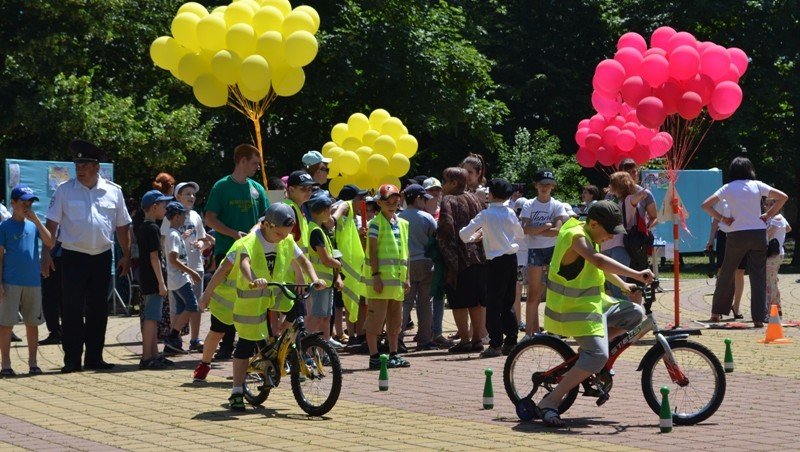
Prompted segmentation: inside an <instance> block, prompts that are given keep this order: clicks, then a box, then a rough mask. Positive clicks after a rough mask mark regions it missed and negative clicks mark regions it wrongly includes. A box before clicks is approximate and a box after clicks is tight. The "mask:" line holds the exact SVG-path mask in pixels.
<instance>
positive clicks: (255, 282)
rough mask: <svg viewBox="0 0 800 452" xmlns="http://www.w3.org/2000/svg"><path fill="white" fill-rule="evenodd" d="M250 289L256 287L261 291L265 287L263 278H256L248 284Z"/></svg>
mask: <svg viewBox="0 0 800 452" xmlns="http://www.w3.org/2000/svg"><path fill="white" fill-rule="evenodd" d="M250 287H258V288H259V289H263V288H265V287H267V280H266V279H264V278H256V279H255V280H253V282H251V283H250Z"/></svg>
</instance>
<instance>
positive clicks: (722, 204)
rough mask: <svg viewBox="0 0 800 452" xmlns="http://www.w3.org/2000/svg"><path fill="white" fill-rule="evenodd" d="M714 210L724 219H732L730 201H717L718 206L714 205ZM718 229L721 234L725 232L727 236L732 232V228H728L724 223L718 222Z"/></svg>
mask: <svg viewBox="0 0 800 452" xmlns="http://www.w3.org/2000/svg"><path fill="white" fill-rule="evenodd" d="M714 210H715V211H716V212H717V213H718V214H720V215H722V216H723V217H730V216H731V208H730V207H728V201H726V200H724V199H720V200H719V201H717V203H716V204H714ZM717 228H718V229H719V230H720V231H721V232H724V233H726V234H727V233H729V232H731V227H730V226H728V225H727V224H725V223H723V222H722V221H718V222H717Z"/></svg>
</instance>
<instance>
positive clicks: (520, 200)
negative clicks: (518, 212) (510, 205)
mask: <svg viewBox="0 0 800 452" xmlns="http://www.w3.org/2000/svg"><path fill="white" fill-rule="evenodd" d="M526 202H528V198H526V197H524V196H520V197H519V198H517V200H516V201H514V209H521V208H522V206H524V205H525V203H526Z"/></svg>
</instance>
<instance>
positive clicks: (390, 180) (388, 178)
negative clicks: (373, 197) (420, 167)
mask: <svg viewBox="0 0 800 452" xmlns="http://www.w3.org/2000/svg"><path fill="white" fill-rule="evenodd" d="M376 184H377V186H378V187H380V186H381V185H384V184H391V185H394V186H395V187H397V188H400V187H402V186H403V184H402V183H401V182H400V178H398V177H397V176H392V175H391V174H386V175H384V176H383V177H379V178H378V179H377V181H376Z"/></svg>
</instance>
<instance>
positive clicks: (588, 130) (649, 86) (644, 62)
mask: <svg viewBox="0 0 800 452" xmlns="http://www.w3.org/2000/svg"><path fill="white" fill-rule="evenodd" d="M747 64H748V59H747V55H746V54H745V53H744V51H742V50H741V49H738V48H735V47H732V48H729V49H726V48H725V47H722V46H720V45H716V44H714V43H713V42H708V41H705V42H698V41H697V40H696V39H695V37H694V36H692V35H691V34H690V33H687V32H683V31H682V32H677V31H675V30H674V29H672V28H670V27H661V28H658V29H657V30H655V31H654V32H653V34H652V35H651V37H650V48H649V49H648V48H647V42H646V41H645V39H644V38H643V37H642V36H641V35H639V34H638V33H633V32H630V33H625V34H624V35H622V36H621V37H620V38H619V41H618V42H617V52H616V54H615V55H614V58H613V59H607V60H603V61H601V62H600V64H598V65H597V68H596V70H595V73H594V77H593V78H592V87H593V88H594V92H593V93H592V106H593V107H594V109H595V110H596V111H597V112H598V113H599V114H598V115H595V116H593V117H592V118H591V119H587V120H583V121H581V123H580V124H579V125H578V132H577V133H576V135H575V139H576V141H577V142H578V145H579V146H580V147H581V149H580V150H579V151H578V161H579V163H581V165H583V166H587V167H591V166H594V163H595V161H599V162H600V163H601V164H603V165H608V163H606V162H611V164H614V163H617V162H618V161H619V157H620V156H621V155H622V154H626V153H630V154H631V157H633V158H634V159H636V160H637V161H639V162H643V161H645V160H647V158H651V157H660V156H662V155H664V154H665V153H666V152H667V151H668V150H669V148H670V147H671V146H672V137H671V136H670V135H669V134H668V133H666V132H658V128H660V127H661V125H662V124H663V123H664V120H665V119H666V117H667V116H670V115H675V114H677V115H680V116H681V117H682V118H684V119H687V120H691V119H695V118H696V117H698V116H699V115H700V113H701V112H702V111H703V108H706V109H707V110H708V114H709V116H711V118H712V119H714V120H717V121H719V120H723V119H727V118H729V117H730V116H731V115H733V113H734V112H735V111H736V109H737V108H739V106H740V105H741V103H742V89H741V88H740V87H739V84H738V83H739V78H740V77H741V76H742V75H744V73H745V71H746V70H747ZM601 120H602V121H604V123H603V125H604V128H603V129H602V130H600V129H599V127H600V125H601ZM590 135H593V136H592V137H591V138H590ZM631 135H633V136H634V138H635V140H634V141H632V140H631ZM597 137H600V139H601V140H600V141H599V142H598V141H597ZM632 143H633V144H632ZM667 143H668V144H669V146H667V148H666V149H663V148H664V146H666V144H667ZM645 149H646V150H647V151H648V152H649V156H648V157H645ZM612 157H616V158H614V159H612ZM637 157H638V159H637ZM622 158H624V157H622ZM593 159H596V160H593Z"/></svg>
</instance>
